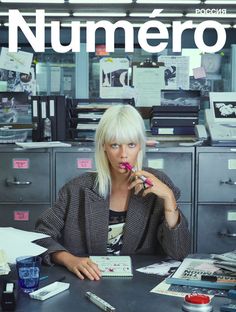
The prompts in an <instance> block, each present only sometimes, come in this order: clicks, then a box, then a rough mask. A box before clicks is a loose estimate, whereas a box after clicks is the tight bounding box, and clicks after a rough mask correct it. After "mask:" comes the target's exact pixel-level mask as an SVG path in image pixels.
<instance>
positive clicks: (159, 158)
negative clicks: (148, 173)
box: [144, 143, 195, 251]
mask: <svg viewBox="0 0 236 312" xmlns="http://www.w3.org/2000/svg"><path fill="white" fill-rule="evenodd" d="M144 165H145V166H147V167H152V168H155V169H159V170H161V171H163V172H164V173H166V174H167V175H168V176H169V178H170V179H171V180H172V181H173V183H174V184H175V185H176V186H177V187H178V188H179V189H180V191H181V196H180V198H179V200H178V203H179V207H180V209H181V210H182V211H183V213H184V215H185V216H186V218H187V220H188V224H189V229H190V232H191V236H192V251H193V248H194V243H193V222H194V219H193V211H194V176H195V174H194V168H195V167H194V166H195V150H194V147H182V146H181V147H179V146H174V144H173V143H171V144H170V143H169V144H168V143H165V144H161V145H160V146H158V147H149V148H147V151H146V157H145V161H144Z"/></svg>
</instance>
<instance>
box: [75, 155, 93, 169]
mask: <svg viewBox="0 0 236 312" xmlns="http://www.w3.org/2000/svg"><path fill="white" fill-rule="evenodd" d="M77 168H78V169H92V159H82V158H80V159H77Z"/></svg>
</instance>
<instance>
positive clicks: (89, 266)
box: [52, 251, 101, 281]
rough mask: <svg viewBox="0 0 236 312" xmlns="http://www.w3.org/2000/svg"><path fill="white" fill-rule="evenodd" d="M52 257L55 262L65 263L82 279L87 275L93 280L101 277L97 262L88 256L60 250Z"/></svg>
mask: <svg viewBox="0 0 236 312" xmlns="http://www.w3.org/2000/svg"><path fill="white" fill-rule="evenodd" d="M52 259H53V261H54V262H56V263H59V264H62V265H64V266H65V267H66V268H67V269H68V270H69V271H71V272H72V273H74V274H75V275H76V276H77V277H78V278H80V279H82V280H83V279H84V278H85V277H87V278H88V279H90V280H91V281H93V280H96V281H98V280H99V279H100V277H101V272H100V270H99V268H98V266H97V264H96V263H95V262H93V261H92V260H91V259H90V258H88V257H76V256H74V255H72V254H70V253H69V252H66V251H58V252H55V253H53V254H52Z"/></svg>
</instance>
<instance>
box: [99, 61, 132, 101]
mask: <svg viewBox="0 0 236 312" xmlns="http://www.w3.org/2000/svg"><path fill="white" fill-rule="evenodd" d="M99 84H100V97H101V98H110V99H112V98H126V97H127V95H126V94H127V92H126V90H127V87H128V86H129V60H128V59H127V58H111V57H104V58H102V59H101V60H100V83H99Z"/></svg>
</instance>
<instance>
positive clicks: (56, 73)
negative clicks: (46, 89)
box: [51, 66, 61, 92]
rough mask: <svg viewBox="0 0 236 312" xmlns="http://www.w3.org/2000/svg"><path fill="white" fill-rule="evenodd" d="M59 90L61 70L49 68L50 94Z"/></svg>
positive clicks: (55, 67) (56, 67)
mask: <svg viewBox="0 0 236 312" xmlns="http://www.w3.org/2000/svg"><path fill="white" fill-rule="evenodd" d="M60 89H61V68H60V67H58V66H54V67H51V92H60Z"/></svg>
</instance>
